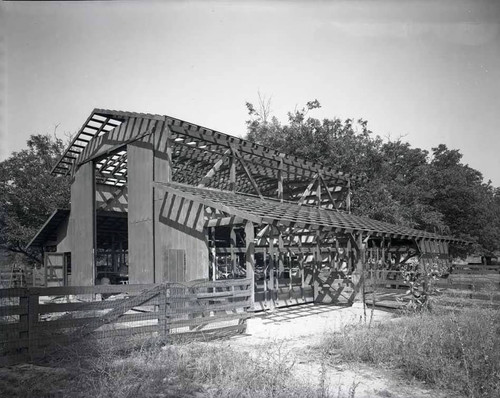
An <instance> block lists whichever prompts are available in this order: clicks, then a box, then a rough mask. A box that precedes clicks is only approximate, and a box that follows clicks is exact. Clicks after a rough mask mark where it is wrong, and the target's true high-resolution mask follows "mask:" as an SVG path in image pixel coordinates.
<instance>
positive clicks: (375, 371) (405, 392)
mask: <svg viewBox="0 0 500 398" xmlns="http://www.w3.org/2000/svg"><path fill="white" fill-rule="evenodd" d="M367 316H368V317H369V316H370V311H369V310H368V311H367ZM394 318H395V315H394V314H393V313H390V312H386V311H380V310H376V311H375V312H374V317H373V322H391V319H394ZM362 321H363V309H362V307H361V306H354V307H333V306H327V305H313V304H310V305H301V306H297V307H291V308H286V309H278V310H275V311H274V312H268V313H266V314H256V317H254V318H252V319H250V320H249V321H248V329H247V332H246V334H244V335H241V336H238V337H235V338H232V339H230V340H228V341H226V342H224V343H223V344H227V345H229V346H231V347H232V348H236V349H241V350H244V351H246V352H248V353H249V354H250V355H253V356H260V355H263V353H264V352H266V350H267V351H269V350H274V355H276V352H279V355H283V356H285V357H286V358H288V360H289V361H290V362H294V365H293V368H292V369H293V371H294V372H295V374H296V377H298V378H301V379H302V380H303V381H304V382H306V383H308V384H309V383H310V384H311V385H313V386H319V383H320V375H321V374H322V373H323V374H324V377H323V379H324V380H325V385H326V386H327V387H328V388H329V389H330V391H331V392H332V393H333V395H334V396H336V395H337V394H338V393H339V390H340V394H339V395H340V396H348V392H349V389H350V388H351V387H352V386H353V385H355V386H356V389H355V397H356V398H369V397H393V398H424V397H425V398H429V397H436V398H448V397H453V396H456V395H452V394H450V393H449V392H443V391H436V390H433V389H430V388H428V387H427V386H426V385H425V384H424V383H421V382H417V381H411V382H410V381H408V380H405V379H404V378H403V377H402V376H401V375H400V374H398V372H396V371H394V370H389V369H383V368H374V367H370V366H367V365H364V364H346V363H342V362H341V361H340V360H339V361H338V362H337V363H335V364H332V361H331V358H329V361H326V360H325V359H324V355H322V351H321V350H320V348H319V345H320V344H321V342H322V339H323V338H324V336H325V335H326V334H328V333H330V332H333V331H339V330H341V329H342V328H343V327H344V326H345V325H348V324H352V323H357V322H362Z"/></svg>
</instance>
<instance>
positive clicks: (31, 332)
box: [28, 294, 39, 358]
mask: <svg viewBox="0 0 500 398" xmlns="http://www.w3.org/2000/svg"><path fill="white" fill-rule="evenodd" d="M38 300H39V296H38V295H37V294H30V295H29V298H28V352H29V355H30V357H31V358H33V356H34V355H35V354H36V351H37V348H38V340H37V333H36V323H37V322H38V303H39V301H38Z"/></svg>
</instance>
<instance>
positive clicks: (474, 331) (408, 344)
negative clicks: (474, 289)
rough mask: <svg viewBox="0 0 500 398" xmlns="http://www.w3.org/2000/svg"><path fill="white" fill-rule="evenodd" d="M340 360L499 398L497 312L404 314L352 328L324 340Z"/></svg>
mask: <svg viewBox="0 0 500 398" xmlns="http://www.w3.org/2000/svg"><path fill="white" fill-rule="evenodd" d="M324 348H325V350H326V351H327V352H328V353H329V354H333V353H335V354H338V353H339V352H340V354H341V357H342V358H343V359H344V360H349V361H361V362H368V363H373V364H378V365H380V364H382V365H387V366H391V367H397V368H400V369H402V370H403V371H404V373H405V374H406V375H408V376H409V377H412V378H413V377H415V378H417V379H419V380H422V381H425V382H428V383H431V384H434V385H435V386H436V387H438V388H445V389H451V390H455V391H459V392H461V393H465V394H466V395H468V396H470V397H480V396H482V397H494V396H499V395H500V312H499V311H497V310H491V309H481V308H464V309H462V310H460V311H451V312H450V311H448V312H444V311H437V312H434V313H429V312H424V313H421V314H413V315H411V314H408V315H406V316H403V317H402V318H399V319H395V320H394V321H393V322H390V323H387V324H378V325H376V326H374V327H369V326H366V325H357V326H353V327H346V328H345V329H344V330H343V331H342V332H340V333H336V334H333V335H331V336H329V337H328V338H326V339H325V342H324Z"/></svg>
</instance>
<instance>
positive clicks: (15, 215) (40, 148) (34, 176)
mask: <svg viewBox="0 0 500 398" xmlns="http://www.w3.org/2000/svg"><path fill="white" fill-rule="evenodd" d="M27 146H28V147H27V149H23V150H21V151H20V152H14V153H13V154H12V155H11V156H10V157H9V158H8V159H6V160H4V161H2V162H0V231H1V235H0V245H1V247H2V248H4V249H6V250H9V251H11V252H17V253H23V254H24V255H26V256H28V257H29V258H30V259H31V260H37V259H38V257H37V256H38V253H36V252H35V251H33V250H26V249H25V247H26V245H27V244H28V243H29V241H30V240H31V239H32V238H33V236H34V235H35V233H36V232H37V230H38V229H39V228H40V227H41V226H42V225H43V223H44V222H45V221H46V219H47V217H48V216H49V215H50V214H51V213H52V212H53V211H54V210H55V209H57V208H65V207H67V206H68V204H69V179H68V178H66V177H56V176H53V175H51V174H50V171H51V169H52V167H53V166H54V164H55V162H56V161H57V159H58V158H59V156H60V155H61V154H62V151H63V149H64V147H63V142H62V140H60V139H58V138H53V137H51V136H50V135H42V134H38V135H32V136H31V137H30V139H29V140H28V142H27Z"/></svg>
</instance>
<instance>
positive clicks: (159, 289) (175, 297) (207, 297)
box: [0, 279, 251, 365]
mask: <svg viewBox="0 0 500 398" xmlns="http://www.w3.org/2000/svg"><path fill="white" fill-rule="evenodd" d="M250 305H251V289H250V280H249V279H234V280H224V281H215V282H213V281H201V282H191V283H186V284H181V283H166V284H161V285H101V286H86V287H76V286H72V287H48V288H43V287H33V288H13V289H2V290H0V365H6V364H12V363H18V362H23V361H27V360H28V361H29V360H30V359H34V358H36V357H37V356H40V355H43V352H44V349H46V347H50V346H54V345H58V344H72V343H74V342H76V341H78V340H80V339H83V338H89V337H92V338H116V337H120V338H124V337H128V336H132V335H142V334H146V335H157V336H160V337H162V338H165V339H166V340H168V339H173V338H177V337H181V336H182V337H186V338H193V337H195V336H198V337H200V336H201V337H202V338H213V337H218V336H221V335H225V334H228V333H238V332H243V331H244V330H245V328H246V319H247V318H248V317H249V314H248V313H247V310H248V308H249V307H250Z"/></svg>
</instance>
